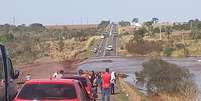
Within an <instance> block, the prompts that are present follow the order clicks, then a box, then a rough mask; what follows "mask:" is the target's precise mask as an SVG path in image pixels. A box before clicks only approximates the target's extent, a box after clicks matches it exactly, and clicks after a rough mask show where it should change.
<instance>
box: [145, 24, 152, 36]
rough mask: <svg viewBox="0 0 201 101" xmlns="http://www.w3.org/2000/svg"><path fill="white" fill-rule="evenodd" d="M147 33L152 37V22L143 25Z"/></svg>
mask: <svg viewBox="0 0 201 101" xmlns="http://www.w3.org/2000/svg"><path fill="white" fill-rule="evenodd" d="M144 25H145V27H146V30H147V33H148V35H149V36H152V35H153V34H154V27H153V22H152V21H147V22H145V23H144Z"/></svg>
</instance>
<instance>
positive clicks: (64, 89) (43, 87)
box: [14, 79, 90, 101]
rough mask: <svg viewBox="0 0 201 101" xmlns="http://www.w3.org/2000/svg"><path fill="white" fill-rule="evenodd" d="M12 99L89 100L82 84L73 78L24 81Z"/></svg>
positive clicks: (37, 100) (32, 100)
mask: <svg viewBox="0 0 201 101" xmlns="http://www.w3.org/2000/svg"><path fill="white" fill-rule="evenodd" d="M14 101H90V98H89V97H88V95H87V92H86V91H85V88H84V86H83V85H82V83H80V82H79V81H78V80H73V79H65V80H63V79H38V80H29V81H26V82H25V84H24V86H23V87H22V89H21V90H20V91H19V93H18V94H17V96H16V97H15V99H14Z"/></svg>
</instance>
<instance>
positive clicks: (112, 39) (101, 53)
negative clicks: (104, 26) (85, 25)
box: [92, 24, 118, 57]
mask: <svg viewBox="0 0 201 101" xmlns="http://www.w3.org/2000/svg"><path fill="white" fill-rule="evenodd" d="M108 28H109V30H107V32H108V34H110V35H108V37H105V38H104V39H101V41H100V42H99V43H98V45H95V47H94V48H97V52H96V53H92V54H93V55H92V57H106V56H117V41H118V37H116V36H115V35H114V33H117V25H116V24H110V25H109V27H108ZM108 45H112V50H111V51H109V50H106V47H107V46H108Z"/></svg>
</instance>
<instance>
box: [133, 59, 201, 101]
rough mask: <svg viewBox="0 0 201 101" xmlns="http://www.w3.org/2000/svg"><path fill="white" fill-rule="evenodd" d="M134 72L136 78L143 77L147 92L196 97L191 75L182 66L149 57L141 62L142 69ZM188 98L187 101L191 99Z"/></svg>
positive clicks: (195, 88)
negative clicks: (148, 59) (146, 60)
mask: <svg viewBox="0 0 201 101" xmlns="http://www.w3.org/2000/svg"><path fill="white" fill-rule="evenodd" d="M136 74H138V75H136V76H137V78H140V79H144V81H145V83H146V85H147V86H146V87H147V89H148V92H149V94H157V95H158V94H159V95H160V94H167V95H173V96H180V97H181V96H182V97H184V98H186V99H188V98H189V99H192V98H194V99H195V98H197V93H198V91H197V86H196V84H195V82H194V81H193V79H192V76H193V75H192V74H191V73H190V71H189V70H188V69H185V68H184V67H179V66H177V65H175V64H171V63H168V62H165V61H163V60H161V59H151V60H150V61H148V62H145V63H143V70H142V71H140V72H139V73H136ZM189 92H191V93H189ZM189 99H188V100H187V101H191V100H189Z"/></svg>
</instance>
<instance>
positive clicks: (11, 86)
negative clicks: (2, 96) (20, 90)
mask: <svg viewBox="0 0 201 101" xmlns="http://www.w3.org/2000/svg"><path fill="white" fill-rule="evenodd" d="M7 71H8V73H7V77H8V89H7V90H8V91H7V92H8V93H9V100H11V101H12V100H13V99H14V97H15V95H16V94H17V87H16V86H17V84H16V80H15V79H17V78H16V77H15V73H14V69H13V65H12V61H11V59H10V58H7Z"/></svg>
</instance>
